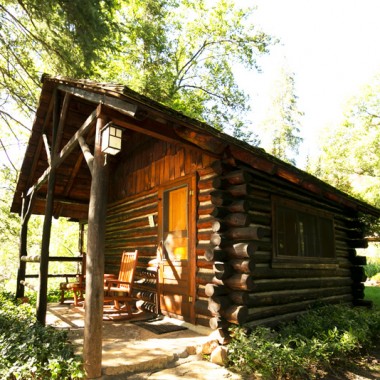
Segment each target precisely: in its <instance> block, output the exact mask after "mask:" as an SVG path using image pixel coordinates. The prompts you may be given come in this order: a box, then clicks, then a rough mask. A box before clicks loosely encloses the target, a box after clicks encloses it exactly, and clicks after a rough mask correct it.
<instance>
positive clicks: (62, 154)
mask: <svg viewBox="0 0 380 380" xmlns="http://www.w3.org/2000/svg"><path fill="white" fill-rule="evenodd" d="M98 108H99V107H98ZM97 114H98V109H96V110H94V111H93V112H92V113H91V114H90V116H89V117H88V118H87V119H86V121H85V122H84V123H83V124H82V126H81V127H80V128H79V129H78V131H77V132H76V133H75V134H74V136H73V137H72V138H71V139H70V140H69V141H68V143H67V144H66V145H65V146H64V147H63V149H62V150H61V152H60V153H59V154H58V155H57V157H56V158H54V159H53V160H52V163H51V166H49V167H48V168H47V169H46V170H45V172H44V173H43V174H42V176H41V177H40V178H39V179H38V180H37V182H36V183H35V184H34V185H33V186H32V187H31V188H29V190H28V192H27V195H29V194H31V193H32V192H33V191H36V190H38V189H39V188H40V187H41V186H42V185H43V184H44V183H45V182H46V181H47V179H48V177H49V174H50V171H51V169H52V168H54V169H56V168H58V166H59V165H61V164H62V162H64V160H65V159H66V158H67V157H68V156H69V155H70V153H71V152H72V151H73V150H74V149H75V147H76V144H77V143H78V137H79V136H83V135H85V134H86V133H87V132H88V131H89V129H90V128H91V127H92V124H93V123H94V122H95V120H96V116H97Z"/></svg>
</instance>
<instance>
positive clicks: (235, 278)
mask: <svg viewBox="0 0 380 380" xmlns="http://www.w3.org/2000/svg"><path fill="white" fill-rule="evenodd" d="M214 168H215V170H216V172H217V173H218V174H217V175H215V176H214V179H213V182H212V186H210V192H209V203H208V205H207V207H208V209H209V215H208V217H209V218H210V220H209V224H210V225H211V227H210V228H211V231H210V242H209V245H207V244H206V243H204V244H203V246H204V247H203V252H204V257H203V259H204V260H205V261H206V262H207V263H208V264H204V265H203V266H204V268H205V269H204V270H203V271H200V272H199V274H198V284H200V287H199V289H198V293H199V301H198V305H197V308H198V312H199V314H201V315H203V319H205V318H208V319H209V325H210V327H212V328H214V329H225V328H226V327H227V326H228V324H229V323H235V324H241V325H246V326H249V327H253V326H257V325H260V324H266V325H274V324H277V323H279V322H280V321H284V320H287V319H292V318H294V317H295V316H296V315H297V314H299V313H301V312H303V311H304V310H306V309H307V308H308V307H309V306H311V305H312V304H313V303H315V302H316V301H318V302H325V303H339V302H345V303H347V302H353V303H356V304H361V303H363V301H362V300H363V297H364V293H363V289H364V286H363V281H365V276H364V270H363V265H364V264H365V259H363V258H360V257H357V256H356V252H355V248H359V247H362V246H365V244H366V242H365V240H364V238H363V232H362V228H361V226H360V224H359V223H358V222H357V215H355V214H354V213H352V211H348V210H344V209H342V208H339V207H337V206H336V205H334V204H333V203H329V202H328V201H322V200H321V199H319V200H318V199H316V198H313V197H311V196H310V194H308V193H307V192H306V191H304V190H302V189H300V188H297V187H296V186H292V185H291V184H288V183H287V182H285V181H282V180H279V179H275V178H274V177H269V176H266V175H265V174H263V173H260V172H258V171H256V170H254V169H252V168H250V167H248V166H244V165H241V164H235V165H234V164H233V163H232V161H231V160H228V161H227V162H219V163H218V164H215V165H214ZM273 195H276V196H281V197H286V198H288V199H292V200H295V201H298V202H300V203H304V204H307V205H310V206H313V207H314V208H317V209H321V210H325V211H326V210H328V211H329V212H330V213H332V214H333V215H334V224H335V226H334V229H335V246H336V259H335V260H332V261H331V260H330V261H326V262H324V261H321V263H318V264H315V263H309V264H307V263H305V262H301V261H297V260H295V261H294V262H287V263H280V262H277V263H276V262H275V261H273V240H272V239H273V238H272V236H273V231H272V216H273V215H272V201H271V197H272V196H273ZM204 218H207V215H206V216H204Z"/></svg>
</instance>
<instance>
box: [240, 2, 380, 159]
mask: <svg viewBox="0 0 380 380" xmlns="http://www.w3.org/2000/svg"><path fill="white" fill-rule="evenodd" d="M240 3H242V4H245V3H246V4H254V5H256V6H257V10H256V11H255V13H254V21H255V23H256V24H258V25H260V27H261V29H262V30H263V31H264V32H266V33H267V34H270V35H272V36H275V37H277V38H278V39H280V43H278V44H277V45H276V46H274V47H272V49H271V53H270V54H269V55H267V56H265V57H263V58H261V59H259V64H260V66H261V68H262V73H261V74H254V73H250V74H247V75H246V77H245V78H244V86H245V87H246V90H247V91H248V92H249V94H250V96H251V102H252V104H251V107H252V108H253V110H254V120H256V121H258V120H260V117H261V116H262V115H261V111H262V110H263V109H264V108H265V102H266V101H267V95H268V91H269V90H270V89H271V87H272V86H271V84H272V81H273V78H274V77H275V75H276V73H277V72H278V70H279V69H280V68H281V67H287V68H288V70H290V72H292V73H294V79H295V86H296V88H295V92H296V95H297V96H298V108H299V110H300V111H303V112H304V113H305V115H304V117H303V120H302V136H303V138H304V144H303V145H304V146H303V148H302V149H301V152H300V153H301V156H302V157H303V158H305V156H306V155H308V154H310V155H311V156H312V155H313V154H316V152H317V151H316V148H317V143H318V136H319V135H320V134H321V131H322V130H323V128H325V127H326V126H329V127H330V128H334V126H336V125H337V123H339V120H340V119H341V117H342V113H343V109H344V106H345V104H346V103H347V100H348V99H349V98H351V97H352V96H354V95H355V94H358V93H359V91H360V88H361V87H362V86H364V85H365V84H366V83H369V82H370V80H371V78H372V77H373V76H374V75H375V74H376V73H380V43H379V41H380V22H379V19H380V0H318V1H315V0H254V1H252V2H251V1H250V0H241V1H240ZM256 125H257V124H256ZM302 157H301V160H300V162H299V165H298V166H302V165H303V164H304V162H303V159H302Z"/></svg>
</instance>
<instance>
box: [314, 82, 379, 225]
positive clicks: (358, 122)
mask: <svg viewBox="0 0 380 380" xmlns="http://www.w3.org/2000/svg"><path fill="white" fill-rule="evenodd" d="M321 140H322V142H321V146H322V148H321V154H320V157H319V158H318V160H317V163H314V164H313V165H312V166H311V167H309V170H310V171H312V172H313V173H314V174H316V175H318V176H319V177H320V178H321V179H323V180H325V181H327V182H329V183H330V184H332V185H333V186H335V187H337V188H339V189H341V190H342V191H345V192H347V193H349V194H351V195H353V196H355V197H357V198H359V199H362V200H364V201H366V202H368V203H370V204H372V205H374V206H376V207H380V194H379V187H380V154H379V152H380V75H377V76H376V77H375V78H373V80H372V81H371V83H370V84H369V85H367V86H365V87H364V88H363V90H362V92H361V93H360V94H358V95H357V96H355V97H353V98H352V99H351V100H350V101H349V103H348V105H347V111H346V112H345V114H344V115H343V121H342V123H341V124H340V125H339V126H337V127H336V128H329V129H328V130H326V131H325V133H323V134H322V136H321ZM378 231H380V228H379V229H378Z"/></svg>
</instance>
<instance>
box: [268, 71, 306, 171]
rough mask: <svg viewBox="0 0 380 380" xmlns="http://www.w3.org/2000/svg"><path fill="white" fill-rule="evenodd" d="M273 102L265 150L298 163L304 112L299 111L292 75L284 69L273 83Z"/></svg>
mask: <svg viewBox="0 0 380 380" xmlns="http://www.w3.org/2000/svg"><path fill="white" fill-rule="evenodd" d="M272 92H273V93H272V96H271V100H270V102H269V104H268V107H267V110H266V118H265V119H264V121H263V123H262V126H261V127H260V128H261V129H262V134H263V138H262V142H261V145H262V146H263V148H264V149H265V150H266V151H267V152H268V153H271V154H272V155H274V156H276V157H278V158H280V159H282V160H284V161H286V162H289V163H291V164H295V161H296V157H297V155H298V148H299V146H300V144H301V142H302V138H301V137H300V135H299V134H300V125H301V122H300V121H301V117H302V116H303V112H301V111H300V110H299V109H298V106H297V99H298V98H297V96H296V95H295V83H294V78H293V74H292V73H290V72H288V71H287V70H285V69H282V70H281V71H280V73H279V75H278V78H277V79H276V80H275V81H274V82H273V89H272Z"/></svg>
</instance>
